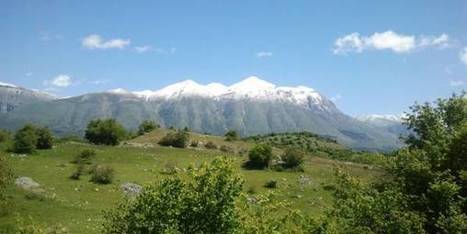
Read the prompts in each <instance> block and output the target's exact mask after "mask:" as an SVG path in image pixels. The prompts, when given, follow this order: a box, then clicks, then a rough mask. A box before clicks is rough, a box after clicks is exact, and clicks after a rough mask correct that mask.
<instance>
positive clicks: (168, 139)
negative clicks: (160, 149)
mask: <svg viewBox="0 0 467 234" xmlns="http://www.w3.org/2000/svg"><path fill="white" fill-rule="evenodd" d="M189 140H190V135H189V133H188V132H186V131H180V130H179V131H176V132H169V133H167V135H165V136H164V137H163V138H162V139H160V140H159V142H158V144H159V145H162V146H172V147H176V148H186V146H187V144H188V141H189Z"/></svg>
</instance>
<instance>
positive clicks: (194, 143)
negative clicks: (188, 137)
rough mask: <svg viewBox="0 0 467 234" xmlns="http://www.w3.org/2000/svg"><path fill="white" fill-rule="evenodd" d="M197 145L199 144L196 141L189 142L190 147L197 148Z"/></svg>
mask: <svg viewBox="0 0 467 234" xmlns="http://www.w3.org/2000/svg"><path fill="white" fill-rule="evenodd" d="M198 145H199V142H198V141H197V140H193V141H191V143H190V146H191V147H198Z"/></svg>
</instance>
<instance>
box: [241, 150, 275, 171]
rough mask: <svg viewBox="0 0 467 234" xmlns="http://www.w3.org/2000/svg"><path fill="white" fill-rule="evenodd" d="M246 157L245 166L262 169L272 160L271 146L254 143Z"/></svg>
mask: <svg viewBox="0 0 467 234" xmlns="http://www.w3.org/2000/svg"><path fill="white" fill-rule="evenodd" d="M248 159H249V161H248V162H247V164H246V166H247V167H251V168H259V169H263V168H266V167H269V165H270V164H271V160H272V148H271V146H269V145H264V144H259V145H255V146H254V147H253V148H252V149H251V150H250V151H249V152H248Z"/></svg>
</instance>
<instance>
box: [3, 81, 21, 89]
mask: <svg viewBox="0 0 467 234" xmlns="http://www.w3.org/2000/svg"><path fill="white" fill-rule="evenodd" d="M0 86H7V87H11V88H18V86H16V85H14V84H10V83H5V82H1V81H0Z"/></svg>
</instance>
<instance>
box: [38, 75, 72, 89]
mask: <svg viewBox="0 0 467 234" xmlns="http://www.w3.org/2000/svg"><path fill="white" fill-rule="evenodd" d="M72 83H73V81H72V79H71V77H70V76H69V75H65V74H60V75H58V76H56V77H54V78H53V79H51V80H46V81H44V85H52V86H55V87H59V88H66V87H68V86H70V85H71V84H72Z"/></svg>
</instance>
